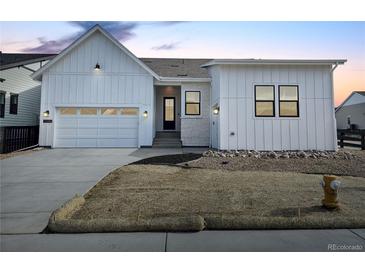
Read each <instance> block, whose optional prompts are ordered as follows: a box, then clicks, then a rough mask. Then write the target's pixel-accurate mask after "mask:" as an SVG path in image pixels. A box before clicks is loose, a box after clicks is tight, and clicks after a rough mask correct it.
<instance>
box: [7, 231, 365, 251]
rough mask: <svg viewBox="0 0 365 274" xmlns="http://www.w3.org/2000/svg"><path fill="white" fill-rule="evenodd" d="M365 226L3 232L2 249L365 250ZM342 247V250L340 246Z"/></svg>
mask: <svg viewBox="0 0 365 274" xmlns="http://www.w3.org/2000/svg"><path fill="white" fill-rule="evenodd" d="M364 237H365V229H355V230H348V229H339V230H261V231H250V230H247V231H202V232H197V233H143V232H141V233H104V234H28V235H2V236H1V243H0V249H1V251H158V252H164V251H171V252H174V251H182V252H185V251H332V250H329V246H330V247H332V248H333V247H334V246H333V245H336V246H337V248H340V249H339V250H338V251H364V249H365V238H364ZM341 248H342V249H341Z"/></svg>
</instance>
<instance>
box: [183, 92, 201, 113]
mask: <svg viewBox="0 0 365 274" xmlns="http://www.w3.org/2000/svg"><path fill="white" fill-rule="evenodd" d="M188 92H198V93H199V103H189V102H187V100H186V97H187V96H186V95H187V93H188ZM188 104H190V105H199V113H198V114H189V113H187V105H188ZM185 115H186V116H200V115H201V92H200V90H185Z"/></svg>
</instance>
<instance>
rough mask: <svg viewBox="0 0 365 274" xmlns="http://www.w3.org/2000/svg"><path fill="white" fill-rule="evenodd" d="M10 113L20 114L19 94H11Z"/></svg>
mask: <svg viewBox="0 0 365 274" xmlns="http://www.w3.org/2000/svg"><path fill="white" fill-rule="evenodd" d="M9 113H10V114H18V94H11V95H10V109H9Z"/></svg>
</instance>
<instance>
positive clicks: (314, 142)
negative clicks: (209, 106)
mask: <svg viewBox="0 0 365 274" xmlns="http://www.w3.org/2000/svg"><path fill="white" fill-rule="evenodd" d="M218 72H219V100H218V101H219V106H220V113H219V120H220V121H219V138H218V148H220V149H229V150H231V149H249V150H263V151H270V150H312V149H313V150H336V147H337V146H336V127H335V118H334V117H335V116H334V106H333V94H332V75H331V66H313V65H300V66H299V65H298V66H294V65H277V66H274V65H248V66H247V65H246V66H243V65H241V66H239V65H224V66H219V70H218ZM255 85H274V86H275V117H255V102H254V86H255ZM279 85H298V86H299V113H300V114H299V117H293V118H288V117H279V97H278V86H279ZM213 93H214V88H213ZM212 103H213V102H212Z"/></svg>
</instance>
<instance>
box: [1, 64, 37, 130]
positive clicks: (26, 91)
mask: <svg viewBox="0 0 365 274" xmlns="http://www.w3.org/2000/svg"><path fill="white" fill-rule="evenodd" d="M26 66H27V67H28V68H30V69H33V70H37V69H39V68H40V63H39V62H38V63H34V64H29V65H26ZM30 74H32V72H31V71H29V70H27V69H25V68H22V67H19V68H18V67H16V68H10V69H6V70H2V71H0V75H1V78H3V79H5V81H4V82H1V83H0V90H1V91H3V92H5V93H6V94H5V113H4V118H0V127H9V126H35V125H38V124H39V109H40V102H41V85H40V83H39V82H38V81H34V80H33V79H32V78H31V77H30ZM10 94H19V97H18V113H17V114H10V113H9V109H10Z"/></svg>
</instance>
